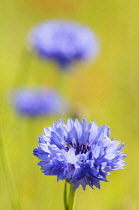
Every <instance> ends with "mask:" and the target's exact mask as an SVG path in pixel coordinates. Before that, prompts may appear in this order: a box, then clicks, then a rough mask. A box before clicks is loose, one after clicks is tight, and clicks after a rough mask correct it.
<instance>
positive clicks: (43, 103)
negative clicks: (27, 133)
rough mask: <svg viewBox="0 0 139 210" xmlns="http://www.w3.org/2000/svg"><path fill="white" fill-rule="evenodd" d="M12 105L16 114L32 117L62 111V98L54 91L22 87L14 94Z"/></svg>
mask: <svg viewBox="0 0 139 210" xmlns="http://www.w3.org/2000/svg"><path fill="white" fill-rule="evenodd" d="M12 103H13V105H14V107H15V109H16V110H17V112H19V113H20V114H22V115H28V116H32V117H35V116H40V115H50V114H58V113H60V112H62V110H64V109H63V107H62V106H63V101H62V98H61V96H60V95H59V94H58V93H57V92H56V91H55V90H54V89H46V88H27V87H23V88H20V89H18V90H16V91H15V92H14V94H13V99H12Z"/></svg>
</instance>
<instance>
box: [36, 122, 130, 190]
mask: <svg viewBox="0 0 139 210" xmlns="http://www.w3.org/2000/svg"><path fill="white" fill-rule="evenodd" d="M109 136H110V129H109V127H106V125H102V126H100V127H98V126H97V124H96V123H95V122H90V123H89V124H87V123H86V120H85V119H83V120H82V121H81V122H79V121H78V120H77V119H76V120H75V121H73V120H72V119H68V121H67V124H64V123H63V121H62V120H60V121H59V122H54V123H53V125H52V127H46V128H44V133H43V134H42V135H41V136H39V145H38V146H37V147H36V148H35V149H34V155H35V156H37V157H38V158H39V159H41V161H40V162H39V163H38V165H40V166H41V170H42V172H43V173H44V174H45V175H56V176H57V180H60V179H61V180H66V181H68V182H69V183H73V184H74V190H76V189H77V188H78V186H79V185H82V188H83V189H84V190H85V188H86V185H89V186H90V187H91V188H93V186H96V187H97V188H100V181H105V182H107V179H106V176H107V175H109V173H108V172H109V171H113V170H118V169H122V168H123V166H124V165H125V161H123V160H122V159H123V158H125V157H126V155H125V154H124V153H123V152H120V150H121V149H122V148H123V147H124V144H122V145H121V146H118V145H119V144H120V142H119V141H114V140H113V139H110V138H109Z"/></svg>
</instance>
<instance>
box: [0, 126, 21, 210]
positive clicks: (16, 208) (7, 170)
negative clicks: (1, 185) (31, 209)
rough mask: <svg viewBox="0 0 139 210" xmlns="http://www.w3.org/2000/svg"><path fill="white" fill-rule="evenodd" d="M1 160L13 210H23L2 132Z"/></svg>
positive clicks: (0, 137) (0, 139) (0, 141)
mask: <svg viewBox="0 0 139 210" xmlns="http://www.w3.org/2000/svg"><path fill="white" fill-rule="evenodd" d="M0 131H1V130H0ZM0 158H1V164H2V166H3V172H4V176H5V179H6V183H7V189H8V191H9V196H10V200H11V206H12V209H13V210H21V206H20V202H19V197H18V193H17V189H16V185H15V182H14V178H13V174H12V171H11V167H10V164H9V161H8V156H7V153H6V149H5V145H4V138H3V135H2V133H1V132H0Z"/></svg>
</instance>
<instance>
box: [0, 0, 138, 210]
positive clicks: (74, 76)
mask: <svg viewBox="0 0 139 210" xmlns="http://www.w3.org/2000/svg"><path fill="white" fill-rule="evenodd" d="M0 9H1V11H0V71H1V72H0V80H1V82H0V103H1V106H0V110H1V112H0V124H1V132H2V136H3V139H4V145H3V144H2V143H1V144H0V153H1V154H0V155H1V158H2V159H1V161H0V209H1V210H11V209H14V208H12V205H11V197H12V199H13V200H14V199H17V197H19V199H20V204H21V207H22V210H38V209H39V210H44V209H46V210H53V209H58V210H62V209H64V206H63V197H62V196H63V188H64V182H62V181H59V182H56V177H49V176H44V175H43V174H42V173H41V172H40V168H39V166H37V162H38V159H37V158H36V157H34V156H33V155H32V150H33V149H34V148H35V147H36V145H37V137H38V136H39V135H40V134H41V133H42V132H43V127H45V126H51V124H52V122H53V121H57V120H58V119H59V117H58V116H56V117H54V116H53V117H43V118H37V119H33V120H32V119H28V118H26V117H23V118H20V117H19V116H16V115H15V112H14V111H13V109H12V108H11V106H10V105H9V104H8V102H7V93H8V91H9V90H10V89H11V88H13V87H17V86H18V85H23V84H28V85H30V86H32V85H48V86H54V87H55V86H56V84H57V77H58V71H57V70H56V69H55V66H54V65H53V64H51V63H49V62H44V61H41V60H39V59H37V58H36V57H32V58H30V59H31V60H30V61H29V65H28V63H26V62H24V53H25V48H26V46H27V42H26V37H27V33H28V31H29V30H30V28H32V27H33V26H35V25H36V24H37V23H40V22H42V21H45V20H49V19H53V18H55V19H57V18H64V19H71V20H75V21H78V22H80V23H83V24H85V25H87V26H88V27H90V28H91V29H92V30H94V31H95V32H96V33H97V35H98V37H99V41H100V43H101V53H100V55H99V56H98V57H97V59H96V60H95V62H94V63H90V64H88V65H79V66H78V68H77V69H76V68H75V69H74V71H73V72H71V73H68V74H66V75H64V78H63V80H62V81H63V87H64V88H61V91H62V94H63V95H64V96H65V97H67V98H68V99H69V100H70V102H71V103H73V104H76V106H77V107H78V110H79V111H80V116H81V117H85V118H86V119H87V121H88V122H89V121H96V122H97V123H98V124H99V125H101V124H107V125H108V126H110V127H111V132H112V135H111V136H112V137H114V138H115V139H116V140H119V141H122V142H125V143H126V147H125V149H124V152H125V153H126V154H127V158H126V162H127V164H126V166H125V170H119V171H115V172H112V173H111V176H109V177H108V180H109V182H108V183H103V182H101V189H100V190H98V189H96V190H92V189H91V188H89V187H87V189H86V191H85V192H84V191H83V190H82V189H81V188H79V189H78V190H77V194H76V204H75V209H76V210H84V209H85V210H93V209H95V210H102V209H103V210H137V209H139V200H138V196H139V163H138V154H139V152H138V150H139V149H138V148H139V139H138V136H139V96H138V94H139V1H137V0H115V1H110V0H105V1H103V0H51V1H50V0H39V1H37V0H10V1H9V0H0ZM28 72H29V74H28ZM17 74H20V75H21V78H22V77H23V78H24V80H21V81H19V84H16V85H15V82H14V81H15V77H16V75H17ZM25 75H27V77H26V76H25ZM60 117H62V118H64V119H65V120H66V119H67V118H68V116H64V117H63V116H60ZM3 147H4V149H5V153H3ZM3 155H6V156H4V157H3ZM4 161H7V163H8V164H9V167H10V168H11V174H8V175H7V176H8V177H9V179H10V180H11V179H12V180H13V183H12V185H11V183H8V182H7V178H6V177H7V176H6V173H5V171H6V170H7V166H6V168H5V169H4V166H5V164H4ZM7 171H8V173H9V169H8V170H7ZM11 176H12V177H11ZM12 186H13V187H12ZM12 189H14V191H13V190H12ZM15 192H16V193H15ZM14 193H15V195H14ZM17 209H18V207H17Z"/></svg>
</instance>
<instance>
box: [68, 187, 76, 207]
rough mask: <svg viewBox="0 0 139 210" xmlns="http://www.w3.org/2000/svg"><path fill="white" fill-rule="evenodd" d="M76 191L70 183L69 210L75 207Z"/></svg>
mask: <svg viewBox="0 0 139 210" xmlns="http://www.w3.org/2000/svg"><path fill="white" fill-rule="evenodd" d="M74 198H75V191H74V190H73V184H70V191H69V198H68V210H73V208H74Z"/></svg>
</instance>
